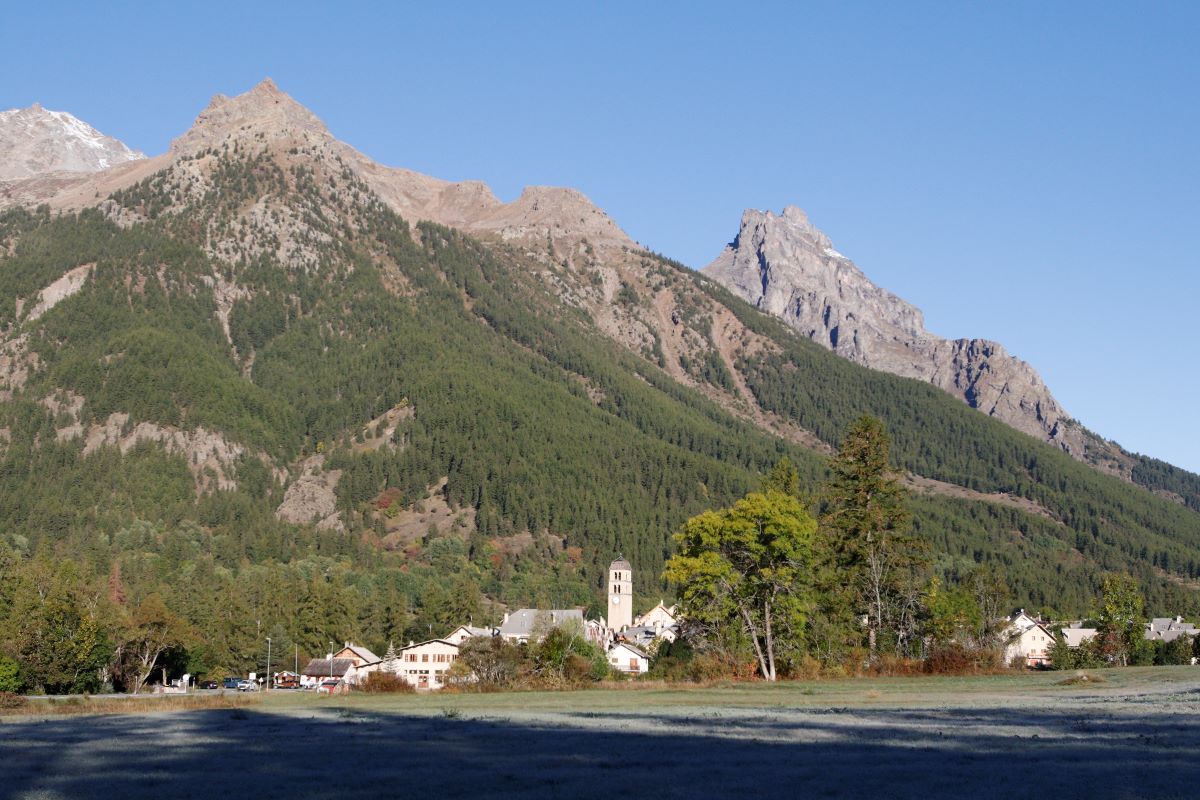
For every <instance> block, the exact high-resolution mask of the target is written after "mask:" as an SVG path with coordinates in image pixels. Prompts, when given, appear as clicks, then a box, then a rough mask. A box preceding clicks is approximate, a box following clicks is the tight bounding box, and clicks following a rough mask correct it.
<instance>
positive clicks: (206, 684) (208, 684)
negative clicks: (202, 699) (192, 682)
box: [200, 681, 221, 689]
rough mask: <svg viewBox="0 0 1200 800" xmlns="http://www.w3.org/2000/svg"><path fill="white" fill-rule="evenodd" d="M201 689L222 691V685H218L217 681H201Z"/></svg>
mask: <svg viewBox="0 0 1200 800" xmlns="http://www.w3.org/2000/svg"><path fill="white" fill-rule="evenodd" d="M200 688H201V689H220V688H221V684H219V683H217V682H216V681H200Z"/></svg>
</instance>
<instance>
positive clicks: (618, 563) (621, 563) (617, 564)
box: [608, 556, 633, 570]
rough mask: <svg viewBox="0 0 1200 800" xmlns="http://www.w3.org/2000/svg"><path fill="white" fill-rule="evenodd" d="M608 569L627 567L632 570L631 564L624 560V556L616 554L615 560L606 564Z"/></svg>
mask: <svg viewBox="0 0 1200 800" xmlns="http://www.w3.org/2000/svg"><path fill="white" fill-rule="evenodd" d="M608 568H609V569H628V570H632V569H633V565H632V564H630V563H629V562H628V561H626V560H625V556H617V560H616V561H614V562H612V563H611V564H609V565H608Z"/></svg>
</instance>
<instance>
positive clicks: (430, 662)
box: [396, 639, 458, 689]
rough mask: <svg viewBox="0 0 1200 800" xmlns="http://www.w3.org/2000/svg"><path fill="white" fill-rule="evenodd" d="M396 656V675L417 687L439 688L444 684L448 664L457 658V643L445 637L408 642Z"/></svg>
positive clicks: (448, 669) (448, 668)
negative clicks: (414, 642)
mask: <svg viewBox="0 0 1200 800" xmlns="http://www.w3.org/2000/svg"><path fill="white" fill-rule="evenodd" d="M397 656H398V659H397V662H398V663H397V668H396V669H397V671H396V674H397V675H399V676H400V677H401V678H403V679H404V680H406V681H408V682H409V683H410V684H412V685H413V686H415V687H417V688H418V689H440V688H442V687H443V686H445V685H446V673H447V672H449V671H450V666H451V665H452V664H453V663H454V662H455V661H457V660H458V645H457V644H455V643H454V642H448V641H446V640H445V639H430V640H429V641H428V642H421V643H419V644H413V643H411V642H410V643H409V645H408V647H405V648H403V649H401V650H399V651H398V652H397Z"/></svg>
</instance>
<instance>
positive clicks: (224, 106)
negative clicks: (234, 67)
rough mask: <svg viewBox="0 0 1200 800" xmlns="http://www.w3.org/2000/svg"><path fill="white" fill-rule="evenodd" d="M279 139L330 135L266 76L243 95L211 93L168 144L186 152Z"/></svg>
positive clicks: (328, 138) (316, 139) (322, 139)
mask: <svg viewBox="0 0 1200 800" xmlns="http://www.w3.org/2000/svg"><path fill="white" fill-rule="evenodd" d="M281 139H301V140H306V141H310V142H326V141H331V140H332V139H333V136H332V134H330V133H329V129H328V128H326V127H325V123H323V122H321V120H320V119H319V118H318V117H317V115H316V114H314V113H313V112H311V111H309V110H308V108H306V107H305V106H303V105H301V104H300V103H298V102H297V101H296V100H295V99H293V98H292V97H291V96H290V95H288V94H287V93H286V92H283V91H281V90H280V89H279V87H278V86H276V85H275V82H274V81H273V80H271V79H270V78H265V79H263V80H262V81H261V82H259V83H258V84H257V85H256V86H254V87H253V88H252V89H250V90H249V91H246V92H243V93H242V94H239V95H234V96H233V97H227V96H225V95H222V94H218V95H216V96H214V97H213V99H212V100H211V101H210V102H209V104H208V107H207V108H205V109H204V110H203V111H201V112H200V115H199V116H198V117H196V121H195V122H194V123H193V124H192V127H191V128H190V129H189V130H188V131H187V132H186V133H184V134H183V135H182V136H180V137H179V138H178V139H176V140H175V141H173V142H172V143H171V151H172V152H173V153H176V154H188V153H193V152H196V151H198V150H203V149H206V148H209V147H216V146H218V145H220V144H223V143H225V142H227V141H240V142H247V143H252V142H255V141H257V142H259V143H262V142H266V141H277V140H281Z"/></svg>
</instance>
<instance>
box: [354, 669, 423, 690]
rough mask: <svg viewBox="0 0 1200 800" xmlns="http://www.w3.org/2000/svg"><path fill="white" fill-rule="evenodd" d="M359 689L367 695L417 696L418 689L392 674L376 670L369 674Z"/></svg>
mask: <svg viewBox="0 0 1200 800" xmlns="http://www.w3.org/2000/svg"><path fill="white" fill-rule="evenodd" d="M359 689H361V690H362V691H364V692H366V693H367V694H415V693H416V691H417V690H416V687H414V686H413V685H412V684H411V683H409V682H408V681H406V680H404V679H403V678H401V677H400V676H399V675H396V674H395V673H392V672H385V671H384V670H376V671H375V672H372V673H369V674H368V675H367V679H366V680H365V681H363V682H362V684H361V685H360V686H359Z"/></svg>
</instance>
